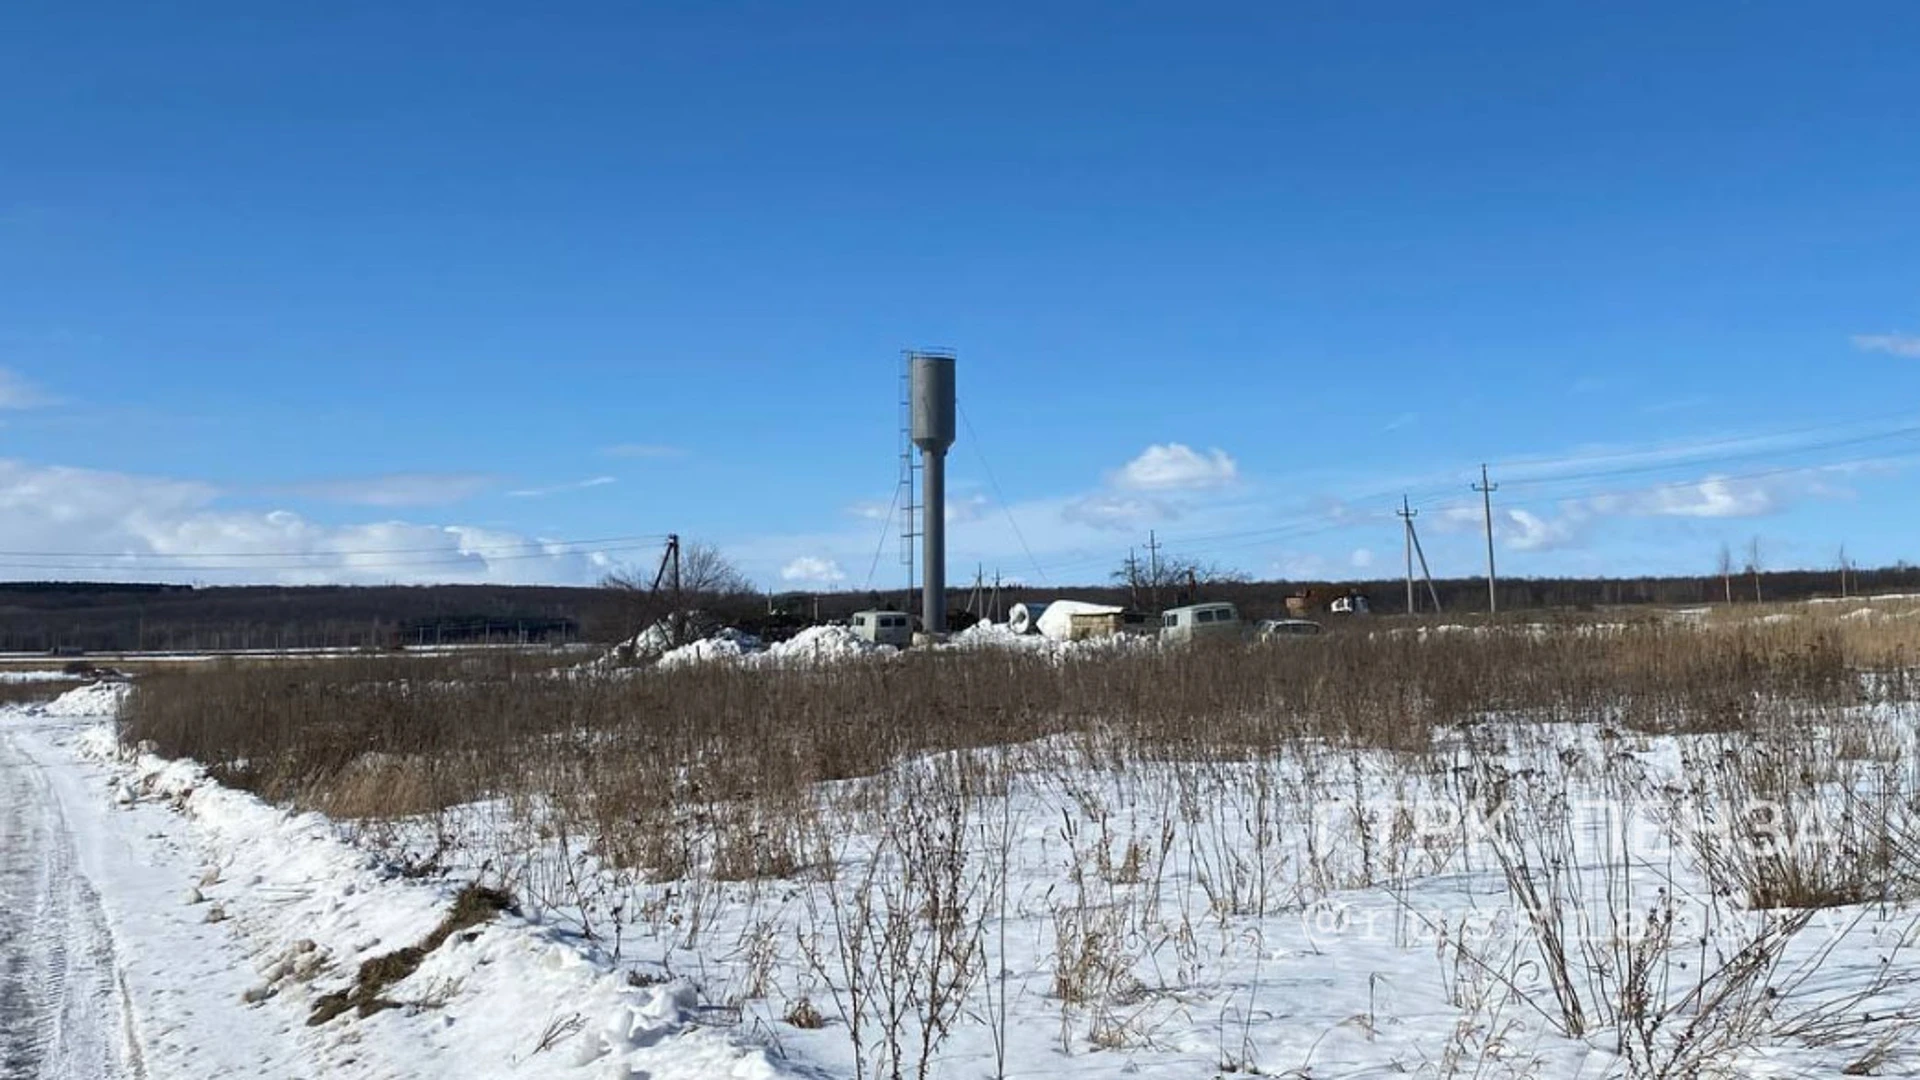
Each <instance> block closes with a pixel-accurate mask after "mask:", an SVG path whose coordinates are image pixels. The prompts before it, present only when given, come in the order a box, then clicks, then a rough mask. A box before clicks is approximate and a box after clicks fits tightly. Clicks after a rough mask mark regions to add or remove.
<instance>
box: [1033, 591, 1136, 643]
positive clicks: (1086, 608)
mask: <svg viewBox="0 0 1920 1080" xmlns="http://www.w3.org/2000/svg"><path fill="white" fill-rule="evenodd" d="M1125 610H1126V609H1125V608H1119V607H1115V606H1113V605H1112V604H1090V603H1087V602H1086V601H1084V600H1055V601H1054V602H1053V603H1051V604H1048V605H1047V609H1046V610H1045V611H1043V612H1041V613H1040V618H1039V619H1038V620H1036V621H1035V622H1034V628H1035V629H1037V630H1039V631H1040V633H1042V634H1044V635H1045V636H1047V637H1050V638H1052V639H1054V640H1055V641H1065V640H1067V638H1069V637H1070V636H1072V634H1073V617H1074V616H1075V615H1118V614H1120V613H1121V612H1122V611H1125Z"/></svg>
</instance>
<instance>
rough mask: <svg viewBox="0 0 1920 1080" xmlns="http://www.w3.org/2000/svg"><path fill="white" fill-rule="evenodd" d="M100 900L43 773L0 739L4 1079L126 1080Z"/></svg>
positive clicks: (0, 1055) (117, 995)
mask: <svg viewBox="0 0 1920 1080" xmlns="http://www.w3.org/2000/svg"><path fill="white" fill-rule="evenodd" d="M124 1016H125V1011H124V1005H123V1003H122V1001H121V990H120V982H119V978H118V974H117V972H116V969H115V964H114V953H113V937H112V934H111V932H110V931H109V930H108V928H107V921H106V914H105V912H104V911H102V910H101V906H100V898H99V896H98V895H97V894H96V893H95V892H94V889H93V886H92V884H91V883H90V882H88V881H87V880H86V878H85V876H84V875H82V874H81V873H80V871H79V868H78V867H77V865H76V863H75V858H74V849H73V837H72V836H71V834H70V833H69V832H68V829H67V824H66V819H65V816H64V815H63V814H62V812H61V809H60V804H59V800H58V799H57V798H56V797H55V796H54V793H53V791H52V790H51V788H50V786H49V785H48V783H47V780H46V777H45V775H44V774H43V773H42V771H41V769H40V767H39V765H38V764H37V763H35V762H34V761H33V759H32V758H30V757H29V756H28V755H26V754H25V753H23V752H22V751H21V749H20V748H19V746H18V745H16V743H15V742H14V740H13V738H12V737H11V736H10V735H9V734H7V733H5V732H3V731H0V1078H4V1080H16V1078H17V1080H27V1078H30V1077H31V1078H46V1080H82V1078H100V1080H114V1078H120V1077H125V1076H126V1075H127V1070H126V1068H125V1063H124V1061H123V1060H122V1058H123V1054H122V1051H123V1047H124V1046H125V1041H124V1040H125V1038H126V1034H127V1033H126V1031H125V1026H124Z"/></svg>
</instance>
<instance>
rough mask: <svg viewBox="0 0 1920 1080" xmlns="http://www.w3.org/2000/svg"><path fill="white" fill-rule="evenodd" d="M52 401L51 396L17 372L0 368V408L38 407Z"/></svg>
mask: <svg viewBox="0 0 1920 1080" xmlns="http://www.w3.org/2000/svg"><path fill="white" fill-rule="evenodd" d="M54 403H55V401H54V399H53V398H52V397H51V396H49V395H48V394H47V393H46V392H45V391H43V390H41V389H40V388H39V387H37V386H35V385H34V384H33V383H31V382H29V381H27V380H26V379H25V378H24V377H22V376H21V375H20V374H19V373H18V372H15V371H10V370H8V369H6V368H0V409H38V408H41V407H43V406H46V405H52V404H54Z"/></svg>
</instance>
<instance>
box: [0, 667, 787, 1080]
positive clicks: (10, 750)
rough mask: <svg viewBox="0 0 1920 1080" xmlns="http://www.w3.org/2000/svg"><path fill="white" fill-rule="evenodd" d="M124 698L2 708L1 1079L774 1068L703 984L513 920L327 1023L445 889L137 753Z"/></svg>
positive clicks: (740, 1072) (319, 822)
mask: <svg viewBox="0 0 1920 1080" xmlns="http://www.w3.org/2000/svg"><path fill="white" fill-rule="evenodd" d="M115 699H116V690H115V689H114V688H111V687H106V686H104V685H103V686H100V687H89V688H86V689H84V690H79V691H74V692H73V693H71V694H69V695H67V696H66V697H63V698H61V699H60V700H58V701H55V702H54V703H52V704H51V705H49V706H38V707H30V708H19V707H14V708H7V709H4V710H0V845H3V846H0V890H3V892H0V931H3V932H4V933H3V934H0V1077H5V1078H7V1080H14V1078H16V1077H17V1078H21V1080H25V1078H28V1077H35V1078H37V1077H49V1078H58V1080H68V1078H72V1080H81V1078H89V1080H91V1078H118V1077H152V1078H168V1077H183V1078H184V1077H192V1078H195V1080H203V1078H209V1077H426V1076H446V1077H492V1076H549V1075H560V1076H573V1075H578V1076H591V1077H620V1078H622V1080H625V1078H629V1077H637V1076H648V1077H654V1078H658V1080H675V1078H693V1077H716V1076H721V1077H725V1076H731V1077H741V1078H751V1077H769V1076H775V1075H779V1074H780V1072H781V1070H780V1069H779V1068H778V1067H777V1066H776V1064H775V1063H773V1062H772V1061H770V1060H769V1059H768V1057H767V1055H766V1054H765V1053H764V1051H763V1050H762V1049H761V1048H759V1047H757V1046H753V1045H749V1044H748V1043H747V1042H745V1041H744V1040H741V1039H738V1038H736V1037H735V1035H734V1034H733V1033H731V1032H729V1031H726V1030H719V1029H716V1028H714V1027H711V1026H708V1025H704V1024H703V1023H701V1016H700V1012H699V1006H698V1003H697V1002H696V1001H695V1000H694V999H693V995H692V993H691V991H690V989H689V987H688V986H687V985H686V984H684V983H676V982H670V981H669V982H664V983H662V984H660V985H655V986H646V987H639V986H632V985H629V984H628V981H627V980H626V979H625V978H623V977H622V976H621V975H619V974H617V973H616V972H614V971H613V970H612V968H611V967H610V966H609V965H607V964H605V963H603V962H600V961H598V960H596V959H595V958H594V956H593V955H592V954H591V952H590V951H589V950H586V949H583V948H581V947H580V946H579V944H578V943H576V942H574V941H571V940H568V939H567V938H565V937H564V936H563V935H561V934H559V933H557V932H554V931H550V930H546V929H542V928H539V927H535V926H532V925H529V924H527V923H526V922H524V921H522V920H520V919H519V918H516V917H514V916H511V915H507V916H502V917H501V918H500V919H498V920H496V921H494V922H492V923H489V924H485V925H483V926H480V927H476V928H474V929H473V930H469V931H466V932H464V933H462V934H458V935H455V936H454V937H452V938H450V939H449V940H448V941H447V943H446V944H445V945H443V946H441V948H439V949H438V950H436V951H434V952H433V953H431V954H429V955H428V956H427V957H426V958H425V961H424V962H423V963H422V964H421V965H420V967H419V969H418V970H417V971H416V972H415V973H414V974H413V975H412V976H411V977H410V978H408V979H406V980H405V981H403V982H401V983H399V984H397V985H396V986H394V987H392V988H391V989H390V991H389V996H390V997H391V999H392V1000H393V1001H394V1002H395V1003H396V1007H394V1008H391V1009H388V1010H386V1011H382V1012H377V1013H375V1014H374V1015H372V1016H370V1017H367V1018H365V1019H362V1018H358V1017H355V1016H352V1015H348V1016H343V1017H340V1018H338V1019H335V1020H332V1021H331V1022H329V1023H326V1024H323V1025H320V1026H309V1025H308V1018H309V1015H310V1011H311V1008H312V1006H313V1004H314V1002H315V1000H316V999H317V998H318V997H319V996H320V995H321V994H324V993H326V992H328V991H332V990H336V989H340V988H343V987H345V986H347V985H349V984H350V983H351V982H352V981H353V976H354V973H355V972H356V971H357V969H358V968H359V965H360V964H361V963H362V962H363V961H365V960H368V959H371V958H374V957H378V956H381V955H384V954H387V953H390V952H393V951H395V950H398V949H401V948H404V947H406V946H409V945H413V944H414V943H416V942H418V941H419V940H420V939H421V938H422V937H424V936H425V935H426V934H427V933H428V932H429V931H430V930H432V929H433V928H434V927H435V925H436V924H438V923H439V921H440V919H441V918H442V916H443V915H444V913H445V911H446V910H447V907H448V904H449V901H450V899H451V890H450V887H449V886H447V885H441V884H424V883H418V882H413V881H408V880H405V879H403V878H400V877H399V876H397V875H396V874H394V873H393V872H392V871H391V870H389V869H386V868H385V867H384V866H383V864H382V863H380V861H379V860H378V859H376V858H375V857H373V856H372V855H370V854H369V853H367V852H366V851H363V850H359V849H356V848H355V847H353V846H351V845H349V844H347V843H345V842H344V841H342V840H341V839H340V838H339V837H338V835H337V833H336V830H335V829H334V827H333V826H332V825H331V824H330V823H329V822H326V821H325V820H323V819H320V818H318V817H315V816H312V815H289V814H287V813H284V812H282V811H279V810H276V809H274V808H271V807H268V806H265V805H263V804H261V803H260V802H258V801H257V800H255V799H253V798H251V797H250V796H246V795H243V794H240V793H236V792H233V791H229V790H227V789H224V788H221V787H220V786H219V785H216V784H214V783H212V782H210V781H209V780H207V779H206V778H205V777H204V776H202V775H201V774H200V773H199V771H198V770H197V769H195V768H194V767H192V766H190V765H187V764H184V763H169V762H163V761H159V760H157V759H154V758H151V757H147V758H136V759H126V758H123V757H122V756H121V755H120V754H119V753H118V751H117V748H116V747H115V746H114V742H113V738H112V735H111V731H110V727H109V724H108V718H107V717H104V716H102V715H101V714H102V713H103V712H106V711H110V710H111V708H112V707H113V705H114V703H115Z"/></svg>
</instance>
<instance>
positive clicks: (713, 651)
mask: <svg viewBox="0 0 1920 1080" xmlns="http://www.w3.org/2000/svg"><path fill="white" fill-rule="evenodd" d="M759 651H760V639H759V638H757V637H754V636H753V635H752V634H748V633H744V632H742V631H739V630H735V629H734V628H733V627H731V626H727V627H722V628H721V629H720V631H719V632H718V633H716V634H714V635H713V636H712V637H704V638H701V639H700V640H698V641H691V642H688V643H687V644H685V645H682V646H680V647H679V648H677V649H672V650H669V651H668V652H666V653H665V654H663V655H662V656H661V657H660V661H659V664H660V666H661V667H663V668H677V667H686V666H688V665H689V664H710V663H714V662H716V661H722V662H724V661H730V660H738V659H740V658H741V657H743V656H747V655H750V654H752V653H756V652H759Z"/></svg>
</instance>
